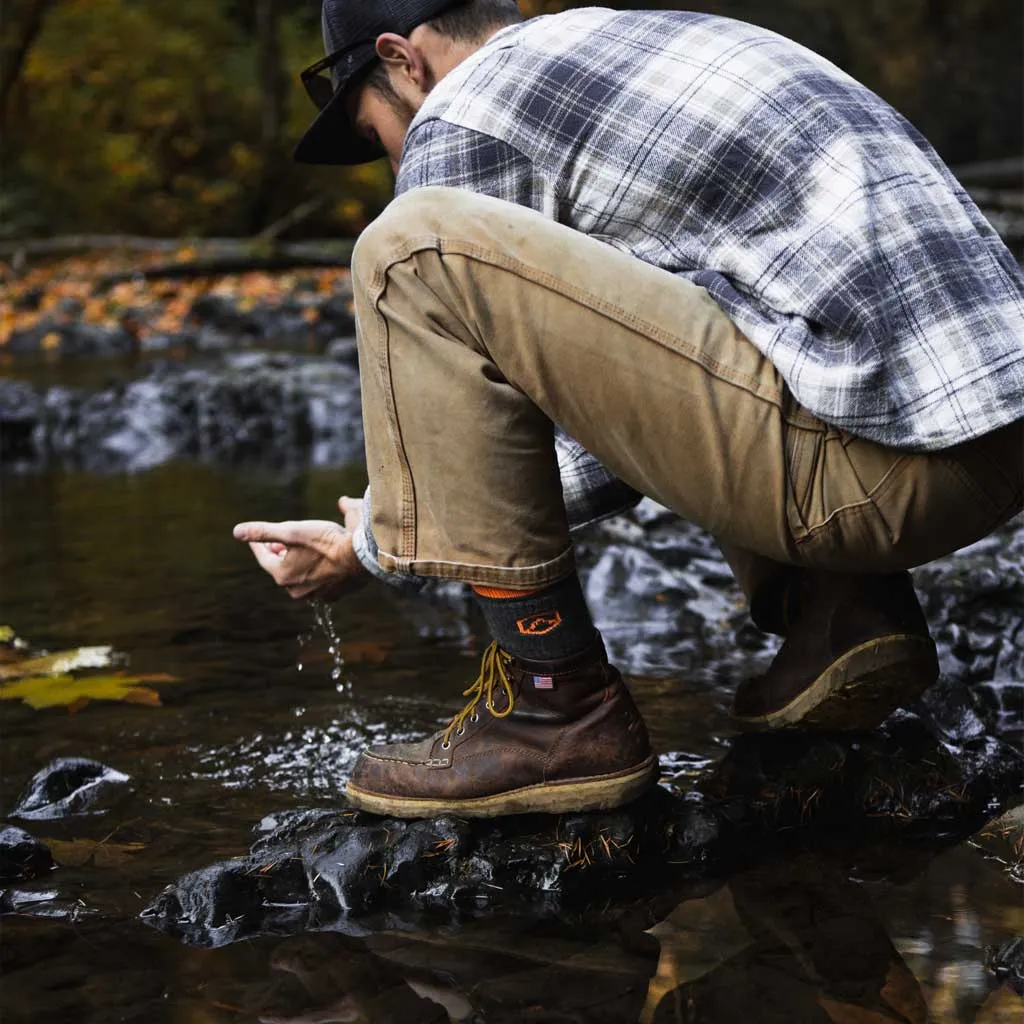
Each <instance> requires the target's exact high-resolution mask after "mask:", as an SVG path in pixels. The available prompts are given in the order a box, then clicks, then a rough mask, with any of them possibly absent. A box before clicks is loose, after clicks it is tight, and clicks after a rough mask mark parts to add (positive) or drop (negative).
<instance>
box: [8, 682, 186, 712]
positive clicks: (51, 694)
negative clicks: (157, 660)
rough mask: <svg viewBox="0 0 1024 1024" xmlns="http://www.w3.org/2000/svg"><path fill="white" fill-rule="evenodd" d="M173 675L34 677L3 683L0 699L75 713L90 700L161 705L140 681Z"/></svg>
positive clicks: (32, 706)
mask: <svg viewBox="0 0 1024 1024" xmlns="http://www.w3.org/2000/svg"><path fill="white" fill-rule="evenodd" d="M175 681H176V680H175V677H174V676H169V675H165V674H164V673H151V674H149V675H137V676H132V675H124V674H120V673H116V674H114V675H108V676H70V675H60V676H32V677H30V678H28V679H18V680H16V681H15V682H10V683H3V684H0V700H20V701H22V702H23V703H24V704H27V705H28V706H29V707H30V708H34V709H35V710H37V711H38V710H40V709H42V708H57V707H66V708H68V709H69V710H70V711H71V712H72V713H74V712H75V711H80V710H81V709H82V708H83V707H85V704H84V703H83V701H85V702H88V701H90V700H118V701H127V702H128V703H129V704H145V705H148V706H149V707H159V706H160V695H159V694H158V693H157V692H156V691H155V690H152V689H150V688H149V687H148V686H139V684H140V683H170V682H175Z"/></svg>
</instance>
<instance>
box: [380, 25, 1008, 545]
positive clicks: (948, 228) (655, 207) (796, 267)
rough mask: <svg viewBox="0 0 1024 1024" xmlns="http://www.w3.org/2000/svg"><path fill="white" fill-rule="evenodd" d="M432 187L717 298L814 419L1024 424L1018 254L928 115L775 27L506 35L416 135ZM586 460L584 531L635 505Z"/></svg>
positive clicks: (455, 80)
mask: <svg viewBox="0 0 1024 1024" xmlns="http://www.w3.org/2000/svg"><path fill="white" fill-rule="evenodd" d="M429 185H444V186H449V187H456V188H465V189H469V190H472V191H474V192H481V193H485V194H488V195H492V196H496V197H498V198H500V199H505V200H507V201H509V202H513V203H518V204H521V205H523V206H528V207H531V208H532V209H534V210H537V211H538V212H540V213H542V214H544V215H545V216H548V217H551V218H552V219H555V220H558V221H560V222H561V223H563V224H566V225H568V226H570V227H572V228H575V229H577V230H579V231H581V232H583V233H585V234H588V235H592V236H594V237H595V238H599V239H602V240H603V241H605V242H607V243H608V244H610V245H613V246H615V247H616V248H618V249H621V250H624V251H626V252H629V253H631V254H632V255H634V256H635V257H637V258H638V259H641V260H644V261H645V262H647V263H650V264H653V265H654V266H657V267H661V268H663V269H665V270H668V271H670V272H672V273H675V274H678V275H680V276H682V277H685V278H687V279H688V280H690V281H692V282H693V283H695V284H698V285H700V286H702V287H704V288H705V289H707V291H708V292H709V294H710V295H711V296H712V297H713V298H714V299H715V300H716V301H717V302H718V304H719V305H720V306H721V307H722V308H723V309H724V310H725V312H726V313H727V314H728V315H729V317H730V318H731V319H732V320H733V321H734V322H735V323H736V324H737V326H738V327H739V328H740V329H741V330H742V331H743V332H744V334H746V336H747V337H748V338H749V339H750V340H751V342H752V343H753V344H754V345H756V346H757V347H758V348H759V349H760V350H761V351H762V352H763V353H764V354H765V356H766V357H767V358H768V359H770V360H771V361H772V363H773V364H774V365H775V366H776V368H777V369H778V370H779V372H780V373H781V375H782V376H783V378H784V379H785V381H786V383H787V384H788V385H789V387H790V389H791V390H792V392H793V394H794V395H795V397H796V398H797V400H798V401H799V402H800V403H801V404H802V405H804V406H805V407H806V408H808V409H810V410H811V411H812V412H814V413H815V414H817V415H818V416H820V417H821V418H822V419H823V420H826V421H827V422H830V423H832V424H834V425H836V426H838V427H842V428H845V429H847V430H849V431H851V432H853V433H855V434H858V435H861V436H864V437H867V438H870V439H872V440H875V441H878V442H879V443H881V444H885V445H888V446H892V447H898V448H908V449H924V450H929V449H930V450H936V449H942V448H946V447H949V446H951V445H954V444H956V443H958V442H961V441H965V440H967V439H969V438H971V437H975V436H978V435H980V434H983V433H986V432H988V431H990V430H994V429H996V428H997V427H1000V426H1003V425H1004V424H1006V423H1010V422H1012V421H1014V420H1016V419H1018V418H1020V417H1021V416H1024V277H1022V275H1021V272H1020V268H1019V267H1018V266H1017V264H1016V261H1015V260H1014V259H1013V257H1012V255H1011V254H1010V253H1009V252H1008V250H1007V249H1006V247H1005V246H1004V245H1003V244H1002V242H1001V241H1000V239H999V237H998V236H997V235H996V233H995V231H994V230H993V229H992V227H991V226H990V225H989V224H988V222H987V221H986V220H985V219H984V217H983V216H982V215H981V213H980V212H979V211H978V209H977V207H976V206H975V205H974V203H973V202H972V201H971V199H970V198H969V197H968V196H967V194H966V193H965V192H964V190H963V188H962V187H961V186H960V185H959V183H958V182H957V181H956V179H955V178H954V177H953V176H952V174H951V173H950V172H949V170H948V169H947V168H946V167H945V165H944V164H943V163H942V161H941V160H940V159H939V158H938V156H937V155H936V154H935V152H934V151H933V150H932V148H931V147H930V145H929V144H928V142H927V141H926V140H925V139H924V138H922V136H921V135H920V134H918V133H917V132H916V131H915V130H914V128H913V127H912V126H911V125H910V124H908V123H907V122H906V121H905V120H904V119H903V118H902V117H901V116H900V115H899V114H898V113H897V112H896V111H894V110H893V109H892V108H891V107H890V106H889V105H888V104H886V103H885V102H884V101H883V100H881V99H880V98H879V97H878V96H876V95H875V94H874V93H872V92H871V91H870V90H868V89H866V88H864V87H863V86H861V85H859V84H858V83H857V82H855V81H854V80H853V79H851V78H850V77H849V76H848V75H846V74H845V73H844V72H842V71H840V70H839V69H838V68H836V67H835V66H833V65H832V64H830V63H829V62H828V61H826V60H824V59H823V58H822V57H819V56H817V55H816V54H814V53H812V52H810V51H809V50H807V49H805V48H803V47H801V46H799V45H797V44H796V43H793V42H790V41H789V40H786V39H784V38H782V37H781V36H778V35H775V34H774V33H771V32H767V31H765V30H763V29H759V28H755V27H753V26H750V25H746V24H743V23H741V22H737V21H732V20H729V19H724V18H718V17H714V16H711V15H704V14H692V13H685V12H677V11H664V12H660V11H642V12H640V11H627V12H616V11H612V10H606V9H600V8H591V9H586V10H575V11H569V12H566V13H565V14H560V15H552V16H550V17H545V18H536V19H533V20H531V21H528V22H526V23H524V24H522V25H517V26H512V27H510V28H506V29H504V30H502V31H501V32H499V33H498V34H497V35H496V36H494V37H493V38H492V39H491V40H490V42H488V43H487V44H486V45H485V46H484V47H483V48H481V49H480V50H478V51H477V52H476V53H475V54H473V55H472V56H470V57H469V58H468V59H467V60H466V61H464V62H463V63H462V64H460V65H459V66H458V67H456V68H455V69H454V70H453V71H451V72H450V73H449V74H448V75H446V76H445V78H444V79H442V80H441V81H440V82H439V83H438V85H437V86H436V87H435V89H434V90H433V91H432V92H431V94H430V96H429V97H428V98H427V101H426V102H425V103H424V105H423V107H422V108H421V110H420V111H419V113H418V114H417V116H416V117H415V119H414V120H413V122H412V124H411V126H410V129H409V133H408V135H407V137H406V141H405V148H404V151H403V154H402V160H401V165H400V168H399V173H398V180H397V185H396V192H397V193H402V192H406V191H408V190H410V189H414V188H419V187H423V186H429ZM571 446H572V442H568V441H564V442H563V444H562V450H560V453H559V454H560V462H561V464H562V466H563V469H564V470H569V473H568V476H567V477H566V478H565V497H566V504H567V511H568V513H569V517H570V521H571V522H581V521H585V520H587V519H594V518H598V517H600V515H601V511H600V509H601V508H602V507H604V508H606V510H607V511H609V512H611V511H613V510H616V508H617V507H621V505H622V502H621V501H619V503H618V506H617V505H616V501H614V500H609V502H608V504H607V506H601V504H600V502H601V500H602V499H601V496H602V494H605V495H607V494H612V493H614V494H618V495H620V496H621V492H619V491H616V489H615V487H614V486H613V485H612V484H611V483H610V476H609V474H607V473H605V472H604V471H603V470H601V468H600V467H599V466H597V465H596V463H595V462H594V460H593V459H592V458H591V457H589V456H587V455H586V453H585V452H583V451H582V449H578V446H576V449H572V447H571ZM570 452H571V455H570V454H569V453H570ZM584 467H585V468H584ZM591 479H593V480H594V481H598V482H599V485H598V486H596V487H595V488H594V490H593V491H591V490H590V486H589V483H588V481H589V480H591ZM622 486H623V485H621V484H620V485H619V487H620V488H621V487H622ZM576 502H579V503H580V504H579V507H580V509H583V508H586V509H587V511H586V512H579V513H577V511H576V504H575V503H576ZM371 541H372V539H371ZM364 547H365V545H364ZM369 560H370V559H369V553H368V552H367V564H369Z"/></svg>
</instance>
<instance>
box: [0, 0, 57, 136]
mask: <svg viewBox="0 0 1024 1024" xmlns="http://www.w3.org/2000/svg"><path fill="white" fill-rule="evenodd" d="M56 2H57V0H3V2H2V3H0V138H2V132H3V125H4V122H5V115H6V111H7V97H8V96H10V94H11V90H12V89H13V88H14V86H15V84H16V83H17V81H18V78H19V76H20V75H21V69H22V68H23V67H24V65H25V58H26V57H27V56H28V52H29V50H31V49H32V44H33V43H34V42H35V41H36V39H37V38H38V36H39V33H40V32H41V31H42V28H43V22H44V20H45V19H46V15H47V14H48V13H49V11H50V8H51V7H53V6H54V4H55V3H56Z"/></svg>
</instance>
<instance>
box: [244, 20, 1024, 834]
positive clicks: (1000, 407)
mask: <svg viewBox="0 0 1024 1024" xmlns="http://www.w3.org/2000/svg"><path fill="white" fill-rule="evenodd" d="M323 25H324V40H325V46H326V51H327V56H326V57H325V58H324V59H323V60H322V61H320V62H319V63H318V64H316V65H314V66H313V67H312V68H310V69H308V70H307V71H306V72H304V73H303V78H304V81H305V82H306V85H307V90H308V92H309V94H310V96H311V97H312V98H313V99H314V100H315V101H316V102H317V103H318V105H319V106H320V107H321V108H322V109H321V112H320V114H319V116H318V117H317V119H316V120H315V121H314V122H313V124H312V126H311V127H310V129H309V131H308V132H307V134H306V136H305V137H304V138H303V139H302V141H301V143H300V144H299V147H298V150H297V153H296V156H297V158H298V159H299V160H302V161H306V162H310V163H333V164H352V163H359V162H363V161H368V160H371V159H375V158H376V157H378V156H381V155H387V157H388V158H389V159H390V160H391V163H392V166H393V167H394V169H395V171H396V174H397V186H396V193H397V198H396V199H395V200H394V202H392V203H391V204H390V206H388V208H387V209H386V210H385V211H384V213H383V215H382V216H381V217H380V218H378V220H377V221H375V222H374V223H373V224H372V225H370V227H369V228H368V229H367V230H366V231H365V232H364V233H363V235H362V237H361V238H360V240H359V242H358V245H357V247H356V251H355V255H354V258H353V266H352V278H353V286H354V290H355V304H356V314H357V321H358V332H359V359H360V370H361V378H362V391H363V417H364V424H365V433H366V457H367V465H368V467H369V476H370V489H369V491H368V493H367V497H366V499H365V500H364V501H362V502H359V501H352V500H350V499H342V510H343V512H344V513H345V526H344V527H343V526H341V525H339V524H336V523H324V522H300V523H285V524H280V523H258V522H252V523H244V524H240V525H239V526H238V527H236V530H235V536H236V537H237V538H238V539H239V540H243V541H248V542H249V543H250V544H251V545H252V547H253V551H254V553H255V554H256V557H257V558H258V559H259V561H260V564H261V565H262V566H263V567H264V568H265V569H267V571H268V572H270V573H271V575H272V576H273V577H274V579H275V580H276V581H277V582H278V583H279V584H281V585H282V586H284V587H286V588H288V590H289V593H291V594H292V595H293V596H295V597H307V596H316V595H327V596H332V595H335V594H338V593H341V592H343V591H344V590H345V589H346V588H347V587H351V586H353V585H355V584H356V583H357V582H360V581H361V580H363V579H365V578H368V575H370V574H372V575H373V576H377V577H380V578H381V579H383V580H387V581H390V582H393V583H396V584H399V585H406V586H415V585H416V584H417V582H422V581H423V580H424V579H426V578H430V577H440V578H445V579H454V580H461V581H464V582H466V583H468V584H470V585H471V586H472V587H473V590H474V592H475V594H476V596H477V599H478V600H479V602H480V605H481V607H482V609H483V614H484V616H485V618H486V621H487V624H488V626H489V628H490V631H491V635H492V638H493V643H492V644H491V645H490V646H489V647H488V649H487V650H486V652H485V654H484V657H483V664H482V667H481V670H480V675H479V677H478V679H477V681H476V682H475V683H474V684H473V685H472V686H471V687H470V689H469V690H467V696H468V697H469V698H470V699H469V701H468V703H467V705H466V707H465V708H464V710H463V711H461V712H460V713H459V714H458V715H456V716H455V718H453V719H452V721H451V722H450V723H449V724H448V726H447V727H446V728H445V729H443V730H441V731H440V732H438V733H437V734H436V735H434V736H431V737H429V738H427V739H425V740H423V741H421V742H419V743H411V744H400V745H393V746H386V747H381V748H377V749H371V750H368V751H366V752H364V753H363V755H362V756H361V758H360V760H359V762H358V763H357V765H356V767H355V769H354V771H353V774H352V777H351V781H350V783H349V787H348V793H349V796H350V799H351V801H352V803H353V804H355V805H356V806H358V807H362V808H365V809H367V810H370V811H376V812H379V813H382V814H392V815H399V816H423V815H433V814H438V813H443V812H452V813H457V814H460V815H498V814H507V813H514V812H522V811H552V812H554V811H568V810H575V809H591V808H601V807H610V806H615V805H617V804H620V803H623V802H625V801H627V800H629V799H631V798H633V797H635V796H636V795H638V794H639V793H640V792H642V791H643V790H644V789H645V788H646V787H648V786H649V785H651V784H652V783H653V782H654V780H655V778H656V776H657V759H656V758H655V756H654V755H653V753H652V751H651V749H650V746H649V743H648V739H647V733H646V729H645V726H644V724H643V721H642V719H641V717H640V715H639V713H638V711H637V709H636V707H635V705H634V703H633V700H632V698H631V697H630V694H629V692H628V690H627V688H626V687H625V685H624V684H623V682H622V679H621V677H620V676H619V673H618V672H617V671H616V670H615V669H614V668H613V667H612V666H610V665H609V664H608V661H607V658H606V656H605V651H604V647H603V644H602V641H601V637H600V635H599V634H598V633H597V632H596V631H595V629H594V625H593V622H592V620H591V617H590V614H589V612H588V610H587V606H586V603H585V601H584V598H583V594H582V591H581V588H580V583H579V580H578V578H577V575H576V571H575V569H574V565H573V549H572V542H571V539H570V533H571V531H572V529H574V528H575V527H578V526H581V525H584V524H586V523H589V522H593V521H594V520H596V519H599V518H601V517H603V516H607V515H611V514H614V513H616V512H619V511H622V510H623V509H625V508H628V507H629V506H631V505H632V504H634V503H635V502H636V501H637V500H639V498H640V496H642V495H648V496H650V497H652V498H654V499H656V500H657V501H659V502H661V503H662V504H664V505H666V506H668V507H669V508H671V509H673V510H674V511H676V512H677V513H678V514H679V515H681V516H683V517H685V518H686V519H689V520H691V521H692V522H694V523H697V524H699V525H700V526H702V527H704V528H705V529H707V530H709V531H710V532H711V533H712V534H713V535H714V536H715V537H716V538H717V539H718V541H719V542H720V544H721V546H722V549H723V551H724V553H725V555H726V557H727V559H728V560H729V563H730V564H731V566H732V567H733V570H734V571H735V573H736V577H737V580H738V581H739V584H740V586H741V587H742V588H743V591H744V593H745V594H746V595H747V597H748V599H749V601H750V608H751V614H752V617H753V619H754V621H755V622H756V623H757V624H758V625H759V626H760V627H761V628H763V629H765V630H769V631H772V632H775V633H779V634H781V635H782V636H783V637H785V642H784V644H783V646H782V648H781V650H780V651H779V654H778V656H777V657H776V659H775V661H774V662H773V664H772V665H771V667H770V669H769V671H768V672H767V673H766V674H765V675H764V676H762V677H760V678H756V679H751V680H749V681H747V682H745V683H744V684H743V685H741V686H740V688H739V690H738V692H737V694H736V698H735V707H734V711H735V714H736V716H737V717H738V718H739V719H740V720H742V721H744V722H746V723H748V724H751V725H755V726H760V727H764V728H779V727H792V726H800V727H805V728H827V729H863V728H870V727H873V726H874V725H876V724H878V723H879V722H881V721H882V720H883V719H884V718H885V717H886V716H887V715H888V714H889V713H890V712H891V711H893V710H894V709H895V708H897V707H899V706H901V705H903V704H905V703H906V702H908V701H910V700H912V699H913V698H915V697H916V696H917V695H918V694H919V693H921V691H922V690H924V689H925V688H926V687H928V686H929V685H930V684H931V683H932V682H933V681H934V680H935V677H936V674H937V663H936V653H935V647H934V644H933V642H932V640H931V638H930V636H929V634H928V629H927V626H926V624H925V620H924V616H923V614H922V612H921V608H920V606H919V604H918V602H917V599H916V596H915V594H914V590H913V587H912V586H911V582H910V577H909V576H908V574H907V571H906V570H907V569H908V568H910V567H912V566H915V565H919V564H921V563H924V562H927V561H929V560H931V559H934V558H936V557H939V556H941V555H945V554H948V553H949V552H951V551H953V550H955V549H956V548H958V547H961V546H963V545H965V544H969V543H971V542H973V541H975V540H977V539H979V538H980V537H983V536H985V535H986V534H987V533H988V532H990V531H991V530H992V529H994V528H995V527H996V526H998V525H999V524H1000V523H1002V522H1004V521H1005V520H1007V519H1008V518H1009V517H1010V516H1012V515H1013V514H1014V513H1015V512H1016V511H1018V510H1019V509H1020V508H1021V507H1022V502H1024V497H1022V494H1024V421H1022V417H1024V279H1022V276H1021V273H1020V270H1019V268H1018V266H1017V264H1016V263H1015V261H1014V259H1013V258H1012V256H1011V255H1010V253H1009V252H1008V251H1007V250H1006V248H1005V247H1004V246H1003V245H1002V243H1001V242H1000V240H999V238H998V237H997V236H996V234H995V233H994V231H993V230H992V228H991V227H990V226H989V225H988V223H987V222H986V221H985V220H984V219H983V217H982V216H981V214H980V213H979V212H978V210H977V209H976V207H975V206H974V204H973V203H972V202H971V200H970V199H969V198H968V197H967V195H966V194H965V193H964V191H963V189H962V188H961V187H960V186H959V185H958V183H957V182H956V180H955V179H954V178H953V176H952V175H951V174H950V172H949V171H948V170H947V168H946V167H945V166H944V165H943V164H942V162H941V161H940V160H939V158H938V157H937V156H936V154H935V153H934V152H933V150H932V149H931V147H930V146H929V145H928V143H927V142H926V141H925V140H924V139H923V138H922V137H921V136H920V135H919V134H917V132H915V130H914V129H913V128H912V127H911V126H910V125H909V124H908V123H907V122H906V121H904V120H903V118H901V117H900V116H899V115H898V114H897V113H896V112H895V111H894V110H892V109H891V108H890V107H889V106H888V105H887V104H886V103H884V102H883V101H882V100H881V99H879V98H878V97H877V96H876V95H874V94H873V93H871V92H870V91H868V90H867V89H865V88H864V87H863V86H861V85H859V84H858V83H857V82H855V81H853V80H852V79H851V78H849V77H848V76H847V75H846V74H844V73H843V72H842V71H840V70H839V69H837V68H836V67H834V66H832V65H831V64H829V63H828V62H827V61H825V60H824V59H822V58H821V57H818V56H816V55H815V54H814V53H811V52H810V51H808V50H806V49H804V48H802V47H801V46H798V45H797V44H795V43H792V42H790V41H788V40H786V39H783V38H781V37H780V36H777V35H775V34H773V33H770V32H767V31H764V30H761V29H758V28H754V27H752V26H749V25H745V24H742V23H739V22H736V21H730V20H726V19H722V18H717V17H712V16H709V15H703V14H691V13H682V12H664V11H658V12H654V11H650V12H616V11H611V10H602V9H587V10H576V11H569V12H567V13H565V14H560V15H554V16H551V17H545V18H538V19H534V20H531V21H527V22H521V19H520V16H519V12H518V10H517V8H516V5H515V3H514V2H511V0H470V2H463V3H452V2H451V0H448V2H445V0H390V2H388V0H358V2H356V0H326V2H325V4H324V10H323Z"/></svg>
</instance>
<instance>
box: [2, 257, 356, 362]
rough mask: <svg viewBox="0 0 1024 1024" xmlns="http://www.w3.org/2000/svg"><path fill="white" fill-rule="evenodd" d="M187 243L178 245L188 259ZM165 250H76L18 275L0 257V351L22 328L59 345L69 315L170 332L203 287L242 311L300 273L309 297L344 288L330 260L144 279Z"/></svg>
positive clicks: (281, 296)
mask: <svg viewBox="0 0 1024 1024" xmlns="http://www.w3.org/2000/svg"><path fill="white" fill-rule="evenodd" d="M194 255H195V254H194V253H193V252H192V251H191V250H189V249H187V248H186V249H182V250H180V251H179V252H178V253H177V259H178V260H180V261H182V262H186V261H188V260H190V259H191V258H193V257H194ZM166 263H167V255H166V254H165V253H151V254H132V255H131V256H125V255H116V254H115V255H91V256H77V257H73V258H68V259H62V260H56V261H53V262H49V263H46V264H45V265H40V266H36V267H32V268H30V269H29V270H28V271H27V272H25V273H24V274H22V275H20V276H15V275H13V274H8V275H6V277H5V275H4V274H3V268H2V265H0V284H2V287H0V352H2V351H3V348H4V346H6V345H7V344H8V343H9V342H10V340H11V338H12V337H13V336H14V335H15V334H16V333H17V332H21V331H29V330H33V329H35V328H37V327H44V328H50V330H48V331H47V332H46V333H45V334H44V335H43V336H42V338H41V341H40V347H41V348H42V349H43V350H44V351H46V350H53V349H57V348H59V346H60V333H59V329H60V328H61V327H62V326H66V325H69V324H71V323H87V324H94V325H97V326H100V327H105V328H109V329H115V328H120V329H122V330H124V331H126V332H127V333H128V334H129V335H130V336H131V337H132V338H134V339H136V340H137V341H139V342H144V341H145V339H146V338H147V337H149V336H151V335H172V336H173V335H176V334H179V333H180V332H182V331H184V330H186V329H187V328H188V326H189V314H190V311H191V309H192V306H193V303H194V302H195V301H196V299H198V298H200V297H201V296H203V295H209V294H212V295H217V296H222V297H225V298H230V299H232V300H233V302H234V304H235V306H236V307H237V308H238V309H239V310H240V311H242V312H247V311H248V310H250V309H253V308H255V307H256V306H262V307H266V308H271V309H273V308H275V307H277V306H279V305H280V304H281V303H282V302H283V301H284V300H285V299H286V298H290V297H292V296H293V295H294V294H295V292H296V290H297V286H298V284H299V282H300V280H301V282H302V283H303V284H304V287H305V288H306V289H307V290H308V291H309V292H310V294H311V295H312V296H313V297H316V296H319V297H321V298H322V297H323V296H325V295H330V294H332V293H335V292H337V291H339V290H341V289H342V288H343V286H344V285H345V282H346V281H347V278H348V271H347V270H345V269H342V268H336V267H326V268H324V267H320V268H303V269H300V270H295V271H292V272H289V273H280V272H276V273H266V272H263V271H255V270H254V271H249V272H246V273H238V274H226V275H219V276H198V277H188V278H185V279H180V280H179V279H167V278H163V279H155V280H153V281H147V280H146V279H145V277H144V276H143V272H144V271H145V270H147V269H150V268H152V267H154V266H156V265H158V264H166ZM126 271H128V272H130V271H138V272H139V273H138V276H135V277H132V278H129V279H128V280H122V281H118V282H117V283H114V284H111V285H110V286H109V287H104V286H103V285H102V279H103V278H104V277H105V276H106V275H114V274H123V273H125V272H126ZM302 316H303V318H304V319H305V320H306V321H307V322H308V323H310V324H312V323H315V322H316V320H317V319H318V318H319V312H318V310H317V308H316V306H315V304H312V303H311V304H310V305H307V306H306V308H304V309H303V312H302Z"/></svg>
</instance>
